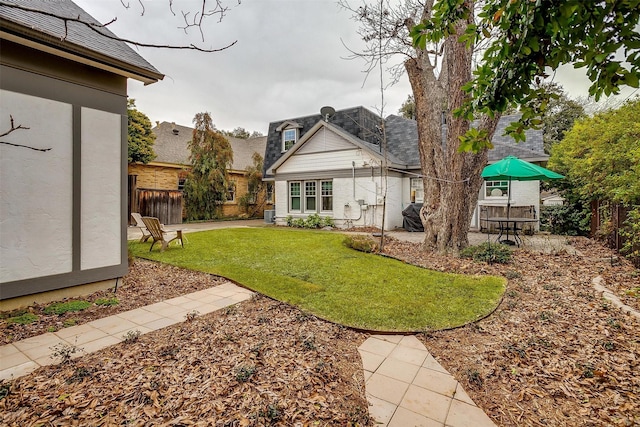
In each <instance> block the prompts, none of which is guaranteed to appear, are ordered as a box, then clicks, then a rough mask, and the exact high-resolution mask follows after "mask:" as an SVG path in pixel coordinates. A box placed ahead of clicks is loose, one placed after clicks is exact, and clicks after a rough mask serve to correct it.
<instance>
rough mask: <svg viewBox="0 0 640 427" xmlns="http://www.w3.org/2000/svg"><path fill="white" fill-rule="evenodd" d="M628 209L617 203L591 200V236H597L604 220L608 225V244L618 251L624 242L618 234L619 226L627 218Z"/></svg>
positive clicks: (622, 224) (621, 225)
mask: <svg viewBox="0 0 640 427" xmlns="http://www.w3.org/2000/svg"><path fill="white" fill-rule="evenodd" d="M628 213H629V209H628V208H626V207H624V206H622V205H619V204H612V203H607V202H603V201H600V200H594V201H592V202H591V236H592V237H594V236H597V235H598V233H599V232H600V229H601V228H602V226H603V225H605V223H606V222H608V221H610V222H611V223H610V224H608V225H609V226H610V234H609V235H608V236H607V239H608V242H609V246H610V247H611V248H612V249H615V250H616V251H619V250H620V249H621V248H622V246H623V245H624V243H625V240H624V237H622V236H621V235H620V228H622V227H623V226H624V222H625V221H626V220H627V215H628Z"/></svg>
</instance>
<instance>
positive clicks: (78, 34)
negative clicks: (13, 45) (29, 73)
mask: <svg viewBox="0 0 640 427" xmlns="http://www.w3.org/2000/svg"><path fill="white" fill-rule="evenodd" d="M3 2H4V3H11V4H15V5H16V6H19V7H24V8H28V9H32V10H36V11H39V12H36V11H27V10H23V9H18V8H16V7H11V6H10V5H5V4H3V5H0V24H1V26H2V30H3V31H7V32H8V33H11V34H13V35H16V36H18V37H22V38H28V39H30V40H33V41H36V42H37V43H38V44H42V45H46V46H48V47H53V48H55V49H57V50H61V51H64V52H66V53H71V54H73V55H78V56H81V57H85V58H88V59H91V60H93V61H96V62H99V63H101V64H104V65H108V66H110V67H114V68H117V69H120V70H123V71H126V72H128V73H130V74H132V76H131V77H134V78H137V79H138V80H142V81H145V82H146V83H151V82H154V81H157V80H161V79H162V78H163V77H164V76H163V75H162V74H161V73H160V72H159V71H158V70H157V69H156V68H155V67H154V66H153V65H151V64H150V63H149V62H147V61H146V60H145V59H144V58H143V57H142V56H140V55H139V54H138V53H137V52H136V51H134V50H133V49H132V48H131V47H129V45H127V44H126V43H125V42H123V41H120V40H114V39H112V38H109V37H117V36H116V35H115V34H113V33H112V32H111V31H109V30H108V29H106V28H96V29H97V31H98V32H96V31H94V30H92V29H91V28H89V27H88V26H86V25H84V24H81V23H78V22H67V26H66V28H65V22H64V21H63V20H62V19H60V18H59V17H57V16H60V17H65V18H79V19H80V20H82V21H84V22H88V23H93V24H97V25H100V22H98V21H97V20H96V19H94V18H93V17H92V16H91V15H89V14H88V13H87V12H85V11H84V10H83V9H82V8H80V7H79V6H78V5H76V4H75V3H73V2H72V1H71V0H55V1H52V0H3ZM40 12H43V13H40ZM47 13H48V14H53V15H56V16H50V15H47ZM102 34H105V35H107V36H108V37H105V36H103V35H102Z"/></svg>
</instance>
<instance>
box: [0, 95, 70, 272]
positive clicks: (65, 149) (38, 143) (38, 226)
mask: <svg viewBox="0 0 640 427" xmlns="http://www.w3.org/2000/svg"><path fill="white" fill-rule="evenodd" d="M0 98H2V102H0V129H2V130H3V131H6V130H8V129H10V127H11V124H10V118H9V116H10V115H11V116H13V119H14V125H15V126H18V125H22V126H24V127H28V128H29V129H21V130H16V131H14V132H12V133H10V134H9V135H6V136H4V137H3V138H2V140H3V141H5V142H10V143H14V144H23V145H28V146H30V147H34V148H51V150H50V151H46V152H41V151H35V150H31V149H28V148H23V147H15V146H9V145H6V144H1V145H0V282H1V283H6V282H11V281H15V280H23V279H31V278H35V277H41V276H48V275H53V274H61V273H67V272H70V271H71V270H72V218H73V216H72V209H73V206H72V200H73V198H72V192H73V184H72V182H73V142H72V132H73V127H72V120H73V110H72V106H71V105H70V104H66V103H62V102H56V101H51V100H47V99H42V98H38V97H34V96H29V95H23V94H19V93H15V92H10V91H6V90H2V91H0Z"/></svg>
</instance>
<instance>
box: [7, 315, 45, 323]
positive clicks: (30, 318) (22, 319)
mask: <svg viewBox="0 0 640 427" xmlns="http://www.w3.org/2000/svg"><path fill="white" fill-rule="evenodd" d="M36 320H38V316H36V315H35V314H33V313H24V314H21V315H19V316H14V317H10V318H8V319H7V323H9V324H11V323H16V324H18V325H28V324H30V323H33V322H35V321H36Z"/></svg>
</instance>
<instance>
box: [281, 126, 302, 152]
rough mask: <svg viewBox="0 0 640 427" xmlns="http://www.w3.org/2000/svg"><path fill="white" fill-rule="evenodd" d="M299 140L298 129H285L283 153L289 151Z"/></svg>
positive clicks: (283, 133)
mask: <svg viewBox="0 0 640 427" xmlns="http://www.w3.org/2000/svg"><path fill="white" fill-rule="evenodd" d="M297 140H298V129H285V130H284V131H283V132H282V151H287V150H289V149H290V148H291V147H293V144H295V143H296V141H297Z"/></svg>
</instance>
